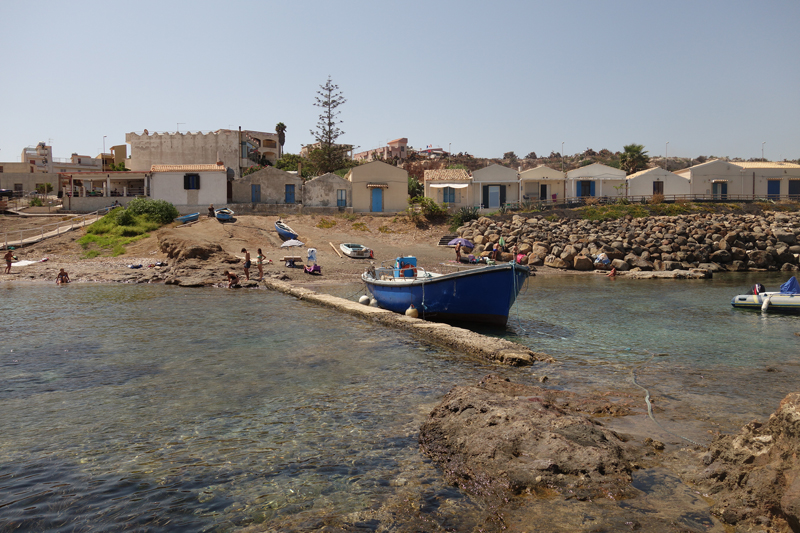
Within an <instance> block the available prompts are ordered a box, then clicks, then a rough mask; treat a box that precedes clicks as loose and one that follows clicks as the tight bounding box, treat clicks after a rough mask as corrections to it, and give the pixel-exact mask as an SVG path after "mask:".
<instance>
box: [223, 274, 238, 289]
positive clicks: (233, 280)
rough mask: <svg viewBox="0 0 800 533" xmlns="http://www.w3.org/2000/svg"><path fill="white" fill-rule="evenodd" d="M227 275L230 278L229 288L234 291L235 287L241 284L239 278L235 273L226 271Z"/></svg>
mask: <svg viewBox="0 0 800 533" xmlns="http://www.w3.org/2000/svg"><path fill="white" fill-rule="evenodd" d="M225 275H226V276H228V288H229V289H232V288H233V286H234V285H238V284H239V276H237V275H236V274H234V273H233V272H229V271H227V270H226V271H225Z"/></svg>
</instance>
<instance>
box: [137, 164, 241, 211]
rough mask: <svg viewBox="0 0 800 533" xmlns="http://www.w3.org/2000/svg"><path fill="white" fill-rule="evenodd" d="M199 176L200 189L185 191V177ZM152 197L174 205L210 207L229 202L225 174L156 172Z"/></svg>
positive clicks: (152, 180) (151, 188) (153, 177)
mask: <svg viewBox="0 0 800 533" xmlns="http://www.w3.org/2000/svg"><path fill="white" fill-rule="evenodd" d="M185 174H199V175H200V188H199V189H188V190H187V189H184V188H183V176H184V175H185ZM150 197H151V198H153V199H154V200H166V201H167V202H169V203H171V204H174V205H196V206H208V205H209V204H214V205H219V204H224V203H226V202H227V200H228V188H227V176H226V173H225V172H220V171H213V172H188V173H187V172H154V173H153V176H152V178H150Z"/></svg>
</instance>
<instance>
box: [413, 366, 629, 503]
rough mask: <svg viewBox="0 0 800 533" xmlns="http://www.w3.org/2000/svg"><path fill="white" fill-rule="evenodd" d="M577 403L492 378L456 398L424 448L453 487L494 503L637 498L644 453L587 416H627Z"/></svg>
mask: <svg viewBox="0 0 800 533" xmlns="http://www.w3.org/2000/svg"><path fill="white" fill-rule="evenodd" d="M574 402H575V401H574V398H573V397H572V395H570V394H569V393H564V392H556V391H551V390H548V389H544V388H541V387H535V386H530V385H520V384H514V383H511V382H509V381H508V380H504V379H501V378H498V377H496V376H487V377H486V378H484V379H483V380H482V381H481V382H480V383H478V384H477V385H474V386H467V387H455V388H454V389H453V390H452V391H450V393H449V394H448V395H447V396H446V397H445V398H444V400H443V401H442V402H441V404H439V406H437V407H436V408H435V409H434V410H433V411H432V412H431V414H430V415H429V417H428V420H427V421H426V422H425V424H424V425H423V426H422V428H421V430H420V437H419V438H420V445H421V447H422V450H423V451H424V452H425V453H426V454H427V455H428V456H430V457H431V458H432V459H433V460H434V461H435V462H436V463H437V464H438V465H439V467H440V468H441V469H442V470H443V471H444V475H445V477H446V478H447V479H448V481H449V482H451V483H453V484H455V485H457V486H459V487H461V488H462V489H463V490H465V491H467V492H470V493H472V494H474V495H477V496H480V497H482V498H484V499H486V500H488V501H497V500H498V499H499V500H500V501H502V500H505V499H507V498H510V497H511V496H513V495H515V494H519V493H521V492H526V493H535V494H552V493H554V492H555V493H560V494H562V495H564V496H567V497H569V498H577V499H579V500H580V499H593V498H596V497H606V498H608V497H613V498H617V497H624V496H626V495H630V491H631V490H632V489H630V486H629V485H630V481H631V471H632V469H633V466H632V459H633V455H634V453H638V452H631V451H629V449H628V448H627V447H626V446H625V445H624V440H623V439H622V438H621V437H620V436H618V435H617V434H616V433H614V432H613V431H610V430H607V429H605V428H604V427H603V426H602V425H600V424H599V423H597V422H595V421H593V420H592V419H591V418H589V417H588V416H587V415H586V414H585V413H587V412H597V413H604V414H612V413H613V414H627V409H626V408H625V407H624V406H621V405H619V404H616V405H615V404H611V403H609V402H606V401H604V400H600V401H597V402H595V403H591V402H589V403H587V402H585V401H583V402H578V403H574ZM579 411H581V412H582V413H584V414H581V413H580V412H579Z"/></svg>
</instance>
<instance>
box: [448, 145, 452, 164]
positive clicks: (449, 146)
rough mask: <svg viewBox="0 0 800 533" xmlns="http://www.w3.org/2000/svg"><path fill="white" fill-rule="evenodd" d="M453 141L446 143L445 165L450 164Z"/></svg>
mask: <svg viewBox="0 0 800 533" xmlns="http://www.w3.org/2000/svg"><path fill="white" fill-rule="evenodd" d="M452 147H453V143H447V166H450V158H451V157H452V156H453V152H452Z"/></svg>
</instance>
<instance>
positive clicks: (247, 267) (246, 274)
mask: <svg viewBox="0 0 800 533" xmlns="http://www.w3.org/2000/svg"><path fill="white" fill-rule="evenodd" d="M242 253H243V254H244V277H245V279H246V280H247V281H250V252H248V251H247V249H246V248H242Z"/></svg>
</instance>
